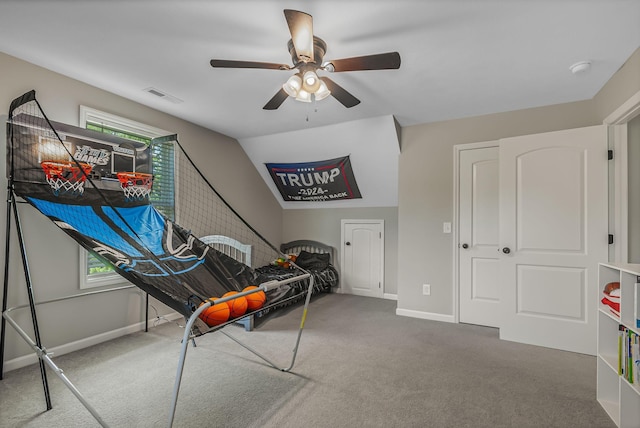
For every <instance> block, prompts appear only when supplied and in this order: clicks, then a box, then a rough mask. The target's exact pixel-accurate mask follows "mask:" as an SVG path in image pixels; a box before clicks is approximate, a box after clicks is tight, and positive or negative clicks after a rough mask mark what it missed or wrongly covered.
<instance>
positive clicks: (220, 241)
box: [200, 235, 336, 331]
mask: <svg viewBox="0 0 640 428" xmlns="http://www.w3.org/2000/svg"><path fill="white" fill-rule="evenodd" d="M200 240H201V241H202V242H204V243H205V244H207V245H210V246H212V247H213V248H215V249H216V250H218V251H220V252H221V253H223V254H226V255H227V256H229V257H231V258H233V259H235V260H237V261H239V262H241V263H244V264H245V265H247V266H249V267H251V245H249V244H243V243H242V242H240V241H237V240H235V239H233V238H230V237H228V236H224V235H206V236H203V237H201V238H200ZM303 250H304V251H307V252H309V253H319V254H329V262H330V263H334V260H336V256H335V253H336V250H335V248H334V247H332V246H330V245H327V244H323V243H322V242H319V241H312V240H308V239H300V240H297V241H291V242H285V243H283V244H282V245H280V251H281V252H282V253H283V254H295V255H298V254H300V251H303ZM257 315H258V316H259V314H257ZM254 321H255V316H254V315H249V316H247V317H244V318H241V319H239V320H236V321H235V322H236V324H240V325H242V326H243V327H244V329H245V330H246V331H252V330H253V327H254Z"/></svg>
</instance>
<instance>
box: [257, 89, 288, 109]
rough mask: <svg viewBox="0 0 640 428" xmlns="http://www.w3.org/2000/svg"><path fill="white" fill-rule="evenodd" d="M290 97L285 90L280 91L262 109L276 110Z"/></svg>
mask: <svg viewBox="0 0 640 428" xmlns="http://www.w3.org/2000/svg"><path fill="white" fill-rule="evenodd" d="M288 96H289V95H287V93H286V92H285V91H284V89H280V90H279V91H278V92H276V94H275V95H274V96H273V98H271V99H270V100H269V101H268V102H267V103H266V104H265V105H264V107H262V108H263V109H264V110H276V109H277V108H278V107H280V106H281V105H282V103H283V102H284V100H286V99H287V97H288Z"/></svg>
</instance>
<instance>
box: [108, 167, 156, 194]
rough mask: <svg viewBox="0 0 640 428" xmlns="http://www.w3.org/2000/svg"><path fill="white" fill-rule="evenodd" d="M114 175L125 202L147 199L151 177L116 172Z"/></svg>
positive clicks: (139, 173)
mask: <svg viewBox="0 0 640 428" xmlns="http://www.w3.org/2000/svg"><path fill="white" fill-rule="evenodd" d="M116 175H117V176H118V180H119V181H120V187H121V188H122V191H123V192H124V196H125V198H127V200H141V199H144V198H147V197H149V193H150V192H151V186H152V184H153V175H151V174H145V173H143V172H118V173H117V174H116Z"/></svg>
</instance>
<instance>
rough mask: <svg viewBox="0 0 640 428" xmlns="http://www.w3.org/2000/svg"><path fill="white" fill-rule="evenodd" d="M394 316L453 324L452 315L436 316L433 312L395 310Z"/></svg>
mask: <svg viewBox="0 0 640 428" xmlns="http://www.w3.org/2000/svg"><path fill="white" fill-rule="evenodd" d="M396 315H400V316H404V317H411V318H420V319H423V320H431V321H441V322H451V323H453V322H455V319H454V317H453V315H444V314H436V313H435V312H423V311H414V310H411V309H399V308H398V309H396Z"/></svg>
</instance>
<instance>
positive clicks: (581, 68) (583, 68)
mask: <svg viewBox="0 0 640 428" xmlns="http://www.w3.org/2000/svg"><path fill="white" fill-rule="evenodd" d="M590 69H591V61H580V62H576V63H575V64H573V65H572V66H571V67H569V70H571V72H572V73H573V74H582V73H586V72H587V71H589V70H590Z"/></svg>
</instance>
